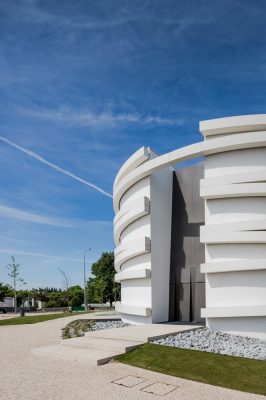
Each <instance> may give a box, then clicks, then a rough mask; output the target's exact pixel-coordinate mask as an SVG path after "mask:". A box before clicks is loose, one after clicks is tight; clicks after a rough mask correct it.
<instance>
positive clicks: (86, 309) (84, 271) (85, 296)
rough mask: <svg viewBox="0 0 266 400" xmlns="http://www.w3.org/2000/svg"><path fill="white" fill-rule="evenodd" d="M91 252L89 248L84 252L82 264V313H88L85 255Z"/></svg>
mask: <svg viewBox="0 0 266 400" xmlns="http://www.w3.org/2000/svg"><path fill="white" fill-rule="evenodd" d="M90 250H91V247H90V248H89V249H87V250H84V252H83V254H84V264H83V273H84V276H83V278H84V311H88V307H87V294H86V253H87V252H88V251H90Z"/></svg>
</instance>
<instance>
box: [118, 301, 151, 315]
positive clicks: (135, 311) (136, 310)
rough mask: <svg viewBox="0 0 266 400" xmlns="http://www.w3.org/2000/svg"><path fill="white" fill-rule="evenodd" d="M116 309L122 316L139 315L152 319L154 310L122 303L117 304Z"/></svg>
mask: <svg viewBox="0 0 266 400" xmlns="http://www.w3.org/2000/svg"><path fill="white" fill-rule="evenodd" d="M115 309H116V311H118V312H120V313H122V314H132V315H139V316H142V317H150V316H151V314H152V310H151V308H149V307H140V306H134V305H128V304H121V303H117V304H116V305H115Z"/></svg>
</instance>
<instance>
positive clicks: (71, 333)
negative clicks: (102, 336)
mask: <svg viewBox="0 0 266 400" xmlns="http://www.w3.org/2000/svg"><path fill="white" fill-rule="evenodd" d="M94 323H95V322H94V321H91V320H86V319H77V320H75V321H71V322H69V323H68V324H67V325H66V326H65V327H64V328H63V329H62V338H63V339H71V338H74V337H81V336H84V334H85V332H88V331H90V330H91V329H92V327H93V325H94Z"/></svg>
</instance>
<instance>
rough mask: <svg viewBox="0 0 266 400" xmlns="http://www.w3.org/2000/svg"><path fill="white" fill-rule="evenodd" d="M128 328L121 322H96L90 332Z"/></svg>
mask: <svg viewBox="0 0 266 400" xmlns="http://www.w3.org/2000/svg"><path fill="white" fill-rule="evenodd" d="M126 326H130V325H129V324H126V323H125V322H123V321H97V322H95V323H94V325H93V326H92V328H91V330H92V331H101V330H103V329H112V328H124V327H126Z"/></svg>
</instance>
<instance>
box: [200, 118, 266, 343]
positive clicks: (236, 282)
mask: <svg viewBox="0 0 266 400" xmlns="http://www.w3.org/2000/svg"><path fill="white" fill-rule="evenodd" d="M253 117H254V116H251V119H252V121H253V122H254V118H253ZM236 118H237V120H234V118H232V117H231V118H230V121H231V123H232V131H230V124H229V122H228V119H227V118H224V119H221V120H214V121H204V122H203V123H201V126H203V127H204V129H203V134H204V136H205V139H208V142H211V141H212V140H214V139H213V138H219V137H222V136H223V137H224V136H229V135H232V134H233V133H235V132H239V133H240V134H241V133H245V132H247V134H249V135H250V134H251V132H252V131H253V130H254V131H255V130H256V124H255V126H253V125H252V123H251V122H252V121H250V123H248V126H249V128H248V130H247V129H246V128H245V125H243V124H242V123H241V118H240V117H236ZM243 118H244V119H245V121H246V122H248V121H249V119H248V117H243ZM255 120H256V119H255ZM260 122H261V119H260ZM264 123H265V128H264V129H265V130H266V118H264ZM237 124H240V126H237ZM260 128H261V125H260ZM260 130H261V129H260ZM255 134H256V133H255V132H254V135H255ZM242 137H244V136H242ZM265 173H266V147H256V143H254V147H253V146H252V145H251V146H250V148H248V149H247V148H246V149H245V148H244V149H242V148H241V143H239V149H234V150H232V151H226V152H220V153H218V154H211V155H207V156H206V158H205V179H203V180H202V182H201V196H202V197H203V198H205V226H204V227H202V229H201V241H202V242H203V243H205V249H206V252H205V256H206V259H205V264H204V265H203V266H202V272H205V274H206V308H205V309H203V310H202V316H203V317H206V324H207V326H208V327H210V328H212V329H217V330H221V331H225V332H229V333H235V334H240V335H249V336H253V337H258V338H264V339H266V235H265V230H266V187H265V186H264V184H265V181H266V175H265ZM263 260H264V261H263ZM241 265H242V268H241ZM263 266H264V267H263Z"/></svg>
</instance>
